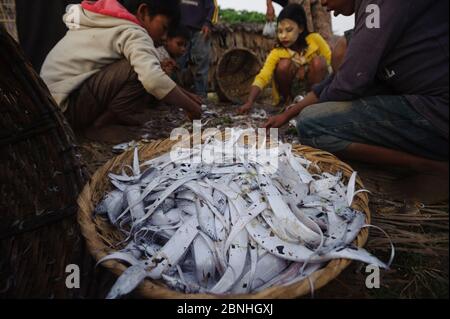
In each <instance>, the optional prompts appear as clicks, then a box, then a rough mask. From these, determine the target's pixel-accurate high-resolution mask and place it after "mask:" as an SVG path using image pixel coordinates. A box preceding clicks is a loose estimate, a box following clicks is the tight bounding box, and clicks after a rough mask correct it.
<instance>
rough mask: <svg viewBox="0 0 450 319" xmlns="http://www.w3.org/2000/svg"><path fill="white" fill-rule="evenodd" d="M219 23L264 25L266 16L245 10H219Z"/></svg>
mask: <svg viewBox="0 0 450 319" xmlns="http://www.w3.org/2000/svg"><path fill="white" fill-rule="evenodd" d="M220 22H225V23H231V24H235V23H242V22H251V23H265V22H266V16H265V15H264V14H262V13H258V12H253V11H247V10H243V11H237V10H234V9H220Z"/></svg>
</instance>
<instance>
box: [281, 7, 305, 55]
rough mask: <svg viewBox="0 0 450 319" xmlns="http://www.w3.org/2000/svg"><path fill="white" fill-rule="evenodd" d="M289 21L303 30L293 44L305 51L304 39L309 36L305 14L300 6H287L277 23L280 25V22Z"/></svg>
mask: <svg viewBox="0 0 450 319" xmlns="http://www.w3.org/2000/svg"><path fill="white" fill-rule="evenodd" d="M285 19H289V20H292V21H294V22H296V23H297V24H298V26H299V27H301V28H303V33H301V34H300V35H299V37H298V39H297V42H296V43H295V44H296V45H297V46H298V47H300V48H301V49H306V48H307V47H308V43H307V42H306V37H307V36H308V35H309V34H310V32H309V29H308V19H307V18H306V12H305V9H304V8H303V6H302V5H300V4H296V3H292V4H289V5H287V6H286V7H285V8H284V9H283V10H282V11H281V12H280V15H279V16H278V20H277V22H278V23H280V22H281V21H282V20H285Z"/></svg>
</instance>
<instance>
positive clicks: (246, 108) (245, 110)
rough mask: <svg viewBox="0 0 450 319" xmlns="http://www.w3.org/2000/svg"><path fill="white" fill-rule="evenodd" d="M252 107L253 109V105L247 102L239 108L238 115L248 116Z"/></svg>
mask: <svg viewBox="0 0 450 319" xmlns="http://www.w3.org/2000/svg"><path fill="white" fill-rule="evenodd" d="M252 107H253V104H252V103H249V102H247V103H245V104H244V105H242V106H241V107H240V108H239V110H238V114H240V115H244V114H248V113H249V112H250V110H251V109H252Z"/></svg>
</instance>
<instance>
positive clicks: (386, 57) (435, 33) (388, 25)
mask: <svg viewBox="0 0 450 319" xmlns="http://www.w3.org/2000/svg"><path fill="white" fill-rule="evenodd" d="M356 3H357V5H356V6H357V8H356V25H355V31H354V34H353V36H352V39H351V42H350V44H349V47H348V50H347V55H346V57H345V61H344V63H343V65H342V66H341V68H340V69H339V71H338V72H337V73H336V74H334V75H333V76H332V77H330V78H328V79H327V80H325V81H324V82H323V83H321V84H319V85H317V86H315V87H314V88H313V91H314V92H315V94H316V95H317V96H318V97H319V98H320V101H321V102H328V101H351V100H355V99H358V98H361V97H366V96H373V95H381V94H384V95H386V94H395V95H403V96H405V97H406V98H407V99H408V101H409V102H410V104H411V105H412V106H413V107H414V108H415V109H416V110H417V111H418V112H419V113H420V114H422V115H423V116H424V117H425V118H426V119H428V120H429V121H430V122H431V123H432V124H433V125H434V127H435V128H436V130H437V131H438V132H440V133H441V134H442V135H443V136H444V137H446V138H447V139H448V134H449V93H448V92H449V45H448V41H449V40H448V36H449V35H448V31H449V22H448V9H449V1H448V0H359V1H358V0H357V1H356ZM371 4H375V5H378V7H379V8H380V28H368V27H367V24H366V21H367V19H368V18H369V17H370V14H371V12H370V13H368V12H366V9H367V8H368V6H369V5H371Z"/></svg>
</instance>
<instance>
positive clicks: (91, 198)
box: [78, 140, 370, 299]
mask: <svg viewBox="0 0 450 319" xmlns="http://www.w3.org/2000/svg"><path fill="white" fill-rule="evenodd" d="M174 143H175V142H173V141H170V140H165V141H158V142H155V143H152V144H148V145H146V146H144V147H143V148H141V149H140V151H139V155H140V159H141V160H149V159H152V158H154V157H157V156H159V155H162V154H164V153H167V152H169V151H170V150H171V148H172V146H173V145H174ZM293 151H294V153H296V154H301V155H303V156H305V157H306V158H307V159H309V160H310V161H312V162H313V163H315V164H317V165H318V166H319V167H320V168H321V169H322V170H323V171H327V172H331V173H336V172H338V171H341V172H343V173H344V176H345V178H346V180H347V181H348V179H349V177H350V176H351V174H352V173H353V170H352V168H351V167H349V166H348V165H347V164H345V163H342V162H341V161H339V160H338V159H337V158H336V157H334V156H333V155H331V154H329V153H326V152H324V151H320V150H316V149H312V148H309V147H305V146H295V147H294V150H293ZM132 158H133V152H132V151H129V152H127V153H124V154H122V155H120V156H118V157H116V158H114V159H112V160H111V161H109V162H108V163H107V164H106V165H104V166H103V167H102V168H101V169H99V170H98V171H97V172H96V173H95V174H94V176H93V177H92V179H91V181H90V182H89V183H88V184H87V185H86V186H85V188H84V190H83V192H82V194H81V195H80V197H79V199H78V204H79V215H78V221H79V223H80V225H81V229H82V233H83V235H84V237H85V239H86V241H87V245H88V247H89V250H90V251H91V253H92V254H93V256H94V258H95V259H96V260H100V259H101V258H103V257H105V256H106V255H108V254H111V253H112V252H114V251H117V250H119V249H120V248H123V247H116V246H115V244H116V243H118V242H120V241H121V240H122V239H123V237H122V236H121V234H120V233H119V232H117V231H116V230H115V229H114V228H113V227H112V226H111V225H110V224H109V222H108V221H107V220H105V219H104V218H102V217H93V210H94V207H95V206H96V205H97V204H98V203H99V201H100V200H101V199H102V197H103V196H104V194H105V193H106V192H107V191H110V190H111V186H110V183H109V178H108V173H110V172H111V171H112V172H119V171H120V169H121V168H122V167H123V165H130V164H131V162H132ZM357 185H358V188H363V187H364V186H363V184H362V181H361V180H360V179H358V180H357ZM368 202H369V199H368V196H367V194H365V193H359V194H358V195H357V196H356V198H355V201H354V205H353V208H355V209H357V210H360V211H362V212H364V213H365V214H366V216H367V222H368V223H370V211H369V205H368ZM367 239H368V231H367V230H363V231H361V233H360V234H359V236H358V238H357V240H356V245H357V246H358V247H363V246H364V245H365V244H366V241H367ZM103 265H104V266H105V267H107V268H109V269H110V270H111V271H112V272H113V273H114V274H116V275H117V276H119V275H121V274H122V273H123V272H124V271H125V270H126V266H124V265H123V264H121V263H120V262H116V261H109V262H106V263H104V264H103ZM349 265H350V261H349V260H334V261H332V262H330V263H328V265H327V266H326V268H324V269H322V270H320V271H318V272H316V273H314V274H313V275H312V276H311V277H310V278H309V279H306V280H303V281H302V282H300V283H297V284H295V285H292V286H289V287H274V288H271V289H268V290H265V291H262V292H260V293H255V294H249V295H227V296H216V295H205V294H190V295H189V294H183V293H179V292H176V291H173V290H170V289H169V288H167V287H166V286H165V285H164V284H162V283H159V282H155V281H151V280H146V281H145V282H144V283H142V284H141V286H140V287H139V288H138V290H137V292H138V293H139V294H140V295H141V296H142V297H145V298H151V299H153V298H154V299H211V298H214V299H216V298H239V299H262V298H264V299H293V298H298V297H302V296H305V295H308V294H310V293H311V283H313V288H314V289H315V290H317V289H320V288H321V287H323V286H325V285H326V284H328V283H329V282H330V281H332V280H333V279H335V278H336V277H337V276H338V275H339V274H340V273H341V272H342V271H343V270H344V269H345V268H347V267H348V266H349Z"/></svg>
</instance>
